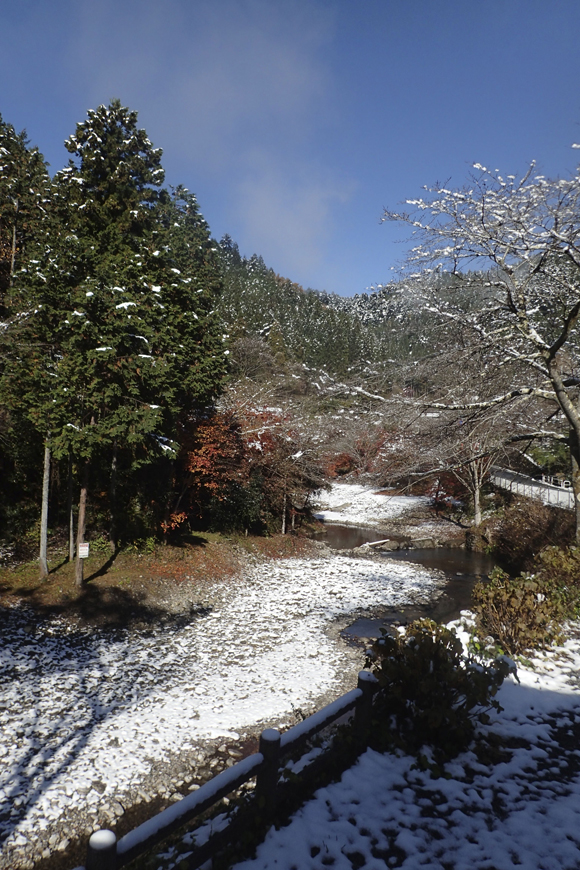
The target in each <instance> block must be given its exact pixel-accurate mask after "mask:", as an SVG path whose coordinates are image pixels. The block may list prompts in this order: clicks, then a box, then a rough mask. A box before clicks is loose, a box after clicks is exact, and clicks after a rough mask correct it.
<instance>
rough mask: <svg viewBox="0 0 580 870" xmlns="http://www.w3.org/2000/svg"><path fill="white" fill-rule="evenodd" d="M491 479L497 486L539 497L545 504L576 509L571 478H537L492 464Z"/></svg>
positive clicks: (520, 493)
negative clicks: (560, 479)
mask: <svg viewBox="0 0 580 870" xmlns="http://www.w3.org/2000/svg"><path fill="white" fill-rule="evenodd" d="M490 480H491V482H492V483H493V484H494V485H495V486H499V487H501V488H502V489H507V490H509V491H510V492H516V493H518V494H519V495H525V496H527V497H528V498H537V499H540V500H541V501H543V502H544V504H553V505H557V506H558V507H561V508H566V509H568V510H574V492H573V490H572V485H571V483H570V481H569V480H564V481H562V482H557V481H556V479H555V478H553V477H546V476H545V475H544V476H543V477H542V479H541V480H536V479H535V478H533V477H528V476H527V475H526V474H518V473H517V472H516V471H509V470H508V469H507V468H498V467H497V466H492V468H491V471H490Z"/></svg>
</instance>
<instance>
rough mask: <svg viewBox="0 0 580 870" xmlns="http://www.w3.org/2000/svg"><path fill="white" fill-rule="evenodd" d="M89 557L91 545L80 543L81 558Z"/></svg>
mask: <svg viewBox="0 0 580 870" xmlns="http://www.w3.org/2000/svg"><path fill="white" fill-rule="evenodd" d="M88 558H89V545H88V544H79V559H88Z"/></svg>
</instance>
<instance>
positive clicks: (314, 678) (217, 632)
mask: <svg viewBox="0 0 580 870" xmlns="http://www.w3.org/2000/svg"><path fill="white" fill-rule="evenodd" d="M168 585H169V586H170V585H171V584H168ZM443 585H444V579H443V577H442V575H440V574H439V573H438V572H433V571H428V570H424V569H421V568H419V567H417V566H414V565H409V564H403V563H399V564H396V563H389V564H386V563H385V564H383V563H379V562H375V561H373V560H366V559H362V558H361V559H356V558H352V557H351V558H345V557H343V556H340V555H338V554H336V553H332V552H331V551H329V550H328V549H327V548H326V547H324V546H323V545H320V546H318V547H317V548H315V552H314V554H313V557H312V558H301V559H300V558H291V559H283V560H279V561H271V560H249V561H248V563H247V565H246V567H245V569H244V570H243V571H242V572H241V573H240V574H239V575H238V576H236V577H235V578H228V579H227V580H226V581H220V580H216V581H214V582H212V583H210V584H205V585H204V588H203V595H201V596H199V595H198V594H197V591H196V587H195V585H194V584H193V582H192V583H190V584H188V583H187V582H182V583H181V584H180V585H179V589H178V591H176V590H175V589H173V590H172V593H171V596H170V601H168V606H167V608H166V610H165V615H164V616H163V617H161V616H160V612H161V610H160V607H159V604H160V602H157V610H156V612H155V619H154V620H152V621H151V623H150V624H148V623H147V620H146V619H145V618H144V619H143V620H142V621H141V623H140V624H137V625H133V626H132V627H128V628H113V629H111V628H108V627H106V626H102V627H99V628H95V627H91V628H89V627H88V626H85V625H83V624H82V621H76V622H75V621H72V622H71V621H70V620H66V619H64V618H63V617H47V618H39V617H38V616H37V615H36V614H35V613H34V612H33V611H31V610H29V609H27V608H26V607H24V606H16V607H12V608H9V609H7V610H5V611H4V613H3V627H4V630H3V634H2V641H1V649H0V669H1V676H2V679H1V681H0V733H1V735H2V741H3V744H4V746H5V751H4V755H3V758H2V761H1V762H0V836H1V839H2V851H1V852H0V868H1V870H8V868H10V870H19V868H23V870H24V868H32V867H38V868H42V867H43V866H45V867H47V868H48V867H50V868H51V870H52V868H55V870H59V868H61V867H62V868H63V870H64V868H70V867H72V866H74V864H75V863H76V864H78V863H80V861H81V860H82V855H83V850H84V843H85V842H86V839H87V838H88V836H89V834H90V833H91V832H92V831H93V830H94V829H96V828H98V827H103V826H105V827H114V828H115V830H116V831H117V832H118V833H119V834H122V833H123V832H124V831H126V830H129V829H130V828H131V827H134V826H135V824H137V823H138V822H140V821H141V820H142V819H143V818H146V817H148V816H150V815H152V814H153V813H154V812H156V811H158V810H159V809H161V808H162V806H164V805H167V803H168V802H170V801H174V800H177V799H178V798H179V797H180V796H181V795H183V794H185V793H187V792H188V790H190V789H192V788H195V787H197V786H198V785H199V784H200V783H201V782H202V781H204V780H205V779H207V778H208V777H209V776H211V775H213V774H214V773H216V772H218V771H219V770H220V769H221V768H222V767H223V766H226V765H228V764H233V763H234V760H235V759H237V758H238V757H241V755H243V754H247V753H249V752H251V751H254V749H255V741H256V736H257V734H258V732H259V731H260V730H261V728H263V727H266V726H268V725H276V726H278V727H280V728H285V727H287V726H289V725H291V724H293V723H294V722H295V721H296V720H297V718H301V717H302V715H307V714H309V713H311V712H313V711H314V710H315V709H319V708H320V707H322V706H324V705H325V704H326V703H328V702H329V701H330V700H332V699H334V698H335V697H337V696H338V695H340V694H342V693H343V692H344V691H347V690H348V689H350V688H352V686H353V685H354V683H355V681H356V673H357V671H358V670H359V668H360V667H361V664H362V659H363V656H362V652H361V650H359V649H356V648H354V647H353V646H351V645H349V644H347V643H346V642H345V641H344V640H343V639H342V638H341V637H340V631H341V629H342V628H344V626H345V625H346V624H347V623H348V621H352V618H353V614H354V615H359V614H363V613H365V612H368V611H369V610H372V608H374V607H377V606H382V605H387V604H388V605H394V606H398V605H400V606H403V605H405V604H410V603H419V604H420V603H424V602H426V601H428V600H431V599H433V597H436V596H437V595H438V594H440V591H441V588H442V586H443ZM169 605H170V606H169Z"/></svg>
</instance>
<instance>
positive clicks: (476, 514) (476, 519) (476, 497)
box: [473, 483, 481, 526]
mask: <svg viewBox="0 0 580 870" xmlns="http://www.w3.org/2000/svg"><path fill="white" fill-rule="evenodd" d="M473 524H474V525H475V526H480V525H481V486H480V485H479V483H476V484H475V486H474V488H473Z"/></svg>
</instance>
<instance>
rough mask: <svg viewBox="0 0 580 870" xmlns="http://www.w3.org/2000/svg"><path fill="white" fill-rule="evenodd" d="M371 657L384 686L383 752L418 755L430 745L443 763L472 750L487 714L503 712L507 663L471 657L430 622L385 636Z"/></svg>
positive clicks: (379, 733) (379, 726)
mask: <svg viewBox="0 0 580 870" xmlns="http://www.w3.org/2000/svg"><path fill="white" fill-rule="evenodd" d="M372 653H373V659H374V673H375V676H376V677H377V679H378V680H379V683H380V685H381V688H382V691H381V692H379V695H378V698H377V702H376V704H375V711H376V721H375V722H374V723H373V724H374V733H373V739H372V741H371V744H372V745H376V748H378V749H383V748H386V747H398V748H400V749H403V750H404V751H405V752H410V753H418V752H419V751H420V750H421V749H422V747H424V746H430V747H431V748H432V752H433V758H434V759H435V761H436V762H437V763H442V762H443V761H445V760H447V759H449V758H453V757H454V756H455V755H457V754H458V753H459V752H461V751H462V750H463V749H465V748H466V747H467V746H469V743H470V742H471V739H472V737H473V735H474V731H475V725H476V723H477V722H487V721H488V716H487V711H488V710H490V709H500V706H499V702H498V701H497V700H496V699H495V697H494V696H495V694H496V692H497V690H498V688H499V687H500V685H501V684H502V682H503V680H504V677H505V676H507V674H508V672H509V666H508V663H506V662H505V661H503V660H499V659H498V660H496V661H494V662H492V663H491V664H488V665H483V664H480V663H478V662H476V661H474V660H473V659H471V658H469V657H466V656H465V655H464V650H463V645H462V643H461V640H460V639H459V638H458V637H457V635H456V634H455V632H454V631H452V630H451V629H449V628H447V627H445V626H443V625H438V624H437V623H435V622H433V621H432V620H430V619H420V620H417V621H416V622H413V623H412V624H411V625H410V626H409V627H408V628H407V629H406V631H405V632H404V633H402V634H400V635H399V636H398V637H391V636H390V635H388V634H385V635H384V636H383V637H382V638H381V639H380V640H378V641H377V642H376V643H375V644H374V646H373V648H372Z"/></svg>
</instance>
